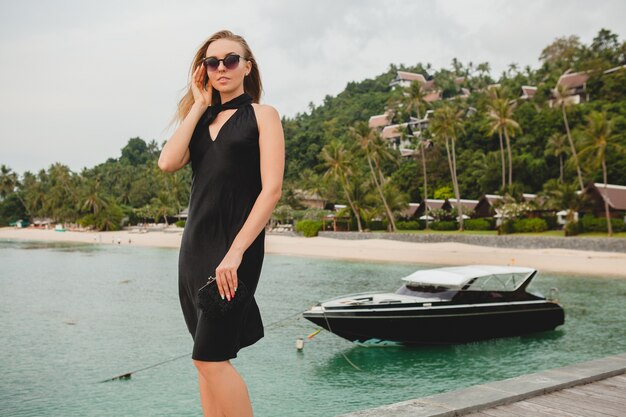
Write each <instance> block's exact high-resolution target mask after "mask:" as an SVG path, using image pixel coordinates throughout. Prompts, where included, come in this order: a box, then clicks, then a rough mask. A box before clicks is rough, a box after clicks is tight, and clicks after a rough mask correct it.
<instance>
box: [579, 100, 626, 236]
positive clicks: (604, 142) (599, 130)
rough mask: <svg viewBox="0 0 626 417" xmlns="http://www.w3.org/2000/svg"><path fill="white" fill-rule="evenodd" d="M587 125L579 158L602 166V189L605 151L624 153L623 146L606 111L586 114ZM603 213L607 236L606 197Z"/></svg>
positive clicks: (605, 186) (609, 216) (604, 173)
mask: <svg viewBox="0 0 626 417" xmlns="http://www.w3.org/2000/svg"><path fill="white" fill-rule="evenodd" d="M586 119H587V126H586V127H585V130H584V131H583V141H582V144H581V145H582V149H581V151H580V154H579V156H580V159H581V160H588V161H589V163H590V166H591V167H597V166H598V165H601V166H602V180H603V181H604V189H605V195H606V188H607V184H608V178H607V170H606V153H607V151H608V152H610V151H613V152H615V153H619V154H624V150H625V148H624V147H622V146H621V145H619V144H618V143H617V140H618V135H617V133H616V132H614V131H613V127H614V125H615V123H614V121H613V120H609V119H608V117H607V114H606V112H598V111H594V112H591V113H590V114H589V115H588V116H587V118H586ZM604 213H605V215H606V227H607V231H608V235H609V237H610V236H611V235H612V233H613V229H612V227H611V215H610V213H609V202H608V199H607V198H606V197H605V198H604Z"/></svg>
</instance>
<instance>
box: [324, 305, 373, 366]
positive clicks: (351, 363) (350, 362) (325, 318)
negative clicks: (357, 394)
mask: <svg viewBox="0 0 626 417" xmlns="http://www.w3.org/2000/svg"><path fill="white" fill-rule="evenodd" d="M322 315H323V316H324V320H326V325H327V326H328V331H329V332H331V333H332V332H333V330H332V329H331V328H330V323H329V322H328V317H326V309H325V308H324V307H322ZM341 354H342V355H343V358H344V359H345V360H346V362H348V363H349V364H350V365H352V367H353V368H354V369H356V370H357V371H362V370H363V369H361V368H359V367H358V366H356V365H355V364H354V363H353V362H352V361H351V360H350V359H348V357H347V356H346V354H345V353H343V350H342V351H341Z"/></svg>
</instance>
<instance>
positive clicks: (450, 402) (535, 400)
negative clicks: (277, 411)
mask: <svg viewBox="0 0 626 417" xmlns="http://www.w3.org/2000/svg"><path fill="white" fill-rule="evenodd" d="M392 416H393V417H457V416H467V417H531V416H532V417H625V416H626V353H622V354H619V355H615V356H609V357H606V358H602V359H596V360H593V361H589V362H582V363H576V364H572V365H569V366H565V367H562V368H557V369H549V370H546V371H541V372H537V373H534V374H528V375H522V376H519V377H516V378H510V379H505V380H503V381H495V382H489V383H486V384H482V385H476V386H473V387H469V388H463V389H460V390H455V391H450V392H446V393H443V394H435V395H430V396H428V397H422V398H417V399H414V400H409V401H403V402H401V403H396V404H390V405H386V406H382V407H378V408H374V409H370V410H362V411H357V412H354V413H349V414H344V415H343V416H341V417H392Z"/></svg>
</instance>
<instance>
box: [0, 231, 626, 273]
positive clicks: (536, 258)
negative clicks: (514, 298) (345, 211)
mask: <svg viewBox="0 0 626 417" xmlns="http://www.w3.org/2000/svg"><path fill="white" fill-rule="evenodd" d="M182 230H183V229H174V228H171V229H165V230H154V231H149V232H147V233H138V232H137V231H131V230H121V231H117V232H78V231H65V232H57V231H54V230H45V229H34V228H26V229H19V228H14V227H2V228H0V239H9V240H32V241H48V242H79V243H91V244H109V245H111V244H119V245H132V246H143V247H165V248H178V247H180V241H181V236H182ZM118 242H119V243H118ZM265 253H268V254H279V255H293V256H305V257H314V258H327V259H328V258H330V259H343V260H354V261H374V262H394V263H408V264H417V265H447V266H454V265H466V264H495V265H520V266H521V265H523V266H529V267H533V268H537V269H538V270H539V272H540V273H541V272H553V273H561V274H576V275H589V276H594V277H610V278H622V279H626V253H617V252H598V251H586V250H574V249H555V248H540V249H520V248H498V247H488V246H478V245H470V244H466V243H457V242H437V243H434V242H433V243H418V242H404V241H395V240H389V239H359V240H347V239H337V238H330V237H320V236H318V237H313V238H305V237H300V236H288V235H279V234H271V233H267V234H266V237H265Z"/></svg>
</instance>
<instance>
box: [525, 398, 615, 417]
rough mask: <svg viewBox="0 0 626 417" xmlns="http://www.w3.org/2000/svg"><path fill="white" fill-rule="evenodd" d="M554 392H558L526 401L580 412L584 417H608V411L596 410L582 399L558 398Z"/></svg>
mask: <svg viewBox="0 0 626 417" xmlns="http://www.w3.org/2000/svg"><path fill="white" fill-rule="evenodd" d="M554 394H556V393H551V394H548V395H544V396H541V397H534V398H529V399H527V400H526V401H528V402H531V403H533V404H540V405H544V406H546V407H552V408H553V409H554V410H562V411H566V412H568V413H574V414H576V413H578V415H581V416H584V417H607V414H606V413H601V412H598V411H595V410H594V409H593V407H589V406H586V405H585V404H584V402H582V401H580V402H577V403H576V404H574V403H573V402H572V401H570V400H567V399H565V400H564V399H561V398H558V397H556V396H555V395H554Z"/></svg>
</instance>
